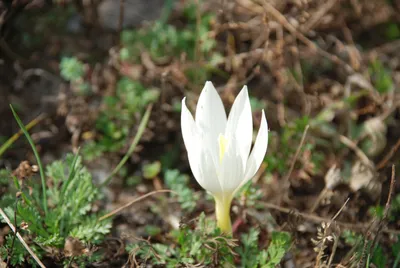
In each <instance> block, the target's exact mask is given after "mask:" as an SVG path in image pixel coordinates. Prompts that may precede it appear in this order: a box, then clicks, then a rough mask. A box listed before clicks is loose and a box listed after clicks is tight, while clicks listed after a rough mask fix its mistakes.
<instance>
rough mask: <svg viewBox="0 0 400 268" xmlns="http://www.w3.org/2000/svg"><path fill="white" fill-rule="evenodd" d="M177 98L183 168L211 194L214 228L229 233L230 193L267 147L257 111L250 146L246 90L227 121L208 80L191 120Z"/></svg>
mask: <svg viewBox="0 0 400 268" xmlns="http://www.w3.org/2000/svg"><path fill="white" fill-rule="evenodd" d="M185 99H186V98H184V99H183V100H182V114H181V127H182V135H183V140H184V143H185V146H186V149H187V152H188V158H189V164H190V168H191V169H192V172H193V175H194V177H195V178H196V180H197V181H198V183H199V184H200V185H201V186H202V187H203V188H204V189H205V190H207V191H208V192H209V193H211V194H212V195H213V196H214V199H215V202H216V216H217V223H218V227H219V228H220V229H221V230H222V231H223V232H224V233H227V234H231V233H232V227H231V220H230V214H229V211H230V206H231V202H232V198H233V196H234V195H235V193H236V192H237V191H238V190H239V189H240V188H241V186H243V185H244V184H245V183H246V182H248V181H249V180H250V179H251V178H252V177H253V176H254V175H255V173H256V172H257V170H258V168H259V167H260V165H261V163H262V161H263V159H264V156H265V153H266V151H267V146H268V125H267V120H266V119H265V114H264V111H262V118H261V126H260V130H259V131H258V134H257V138H256V141H255V144H254V148H253V150H252V152H251V153H250V149H251V144H252V137H253V119H252V113H251V107H250V100H249V95H248V92H247V87H246V86H244V87H243V89H242V90H241V91H240V93H239V95H238V96H237V97H236V99H235V102H234V103H233V106H232V109H231V111H230V113H229V117H228V119H227V117H226V113H225V109H224V105H223V103H222V100H221V98H220V97H219V95H218V93H217V91H216V90H215V88H214V86H213V84H212V83H211V82H209V81H208V82H206V84H205V86H204V88H203V90H202V92H201V94H200V97H199V100H198V103H197V108H196V121H195V120H194V119H193V116H192V114H191V113H190V111H189V110H188V108H187V107H186V103H185Z"/></svg>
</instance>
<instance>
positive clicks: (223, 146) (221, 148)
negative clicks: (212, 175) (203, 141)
mask: <svg viewBox="0 0 400 268" xmlns="http://www.w3.org/2000/svg"><path fill="white" fill-rule="evenodd" d="M218 144H219V162H220V163H222V159H224V155H225V151H226V147H227V146H228V139H227V138H225V136H224V135H222V134H219V137H218Z"/></svg>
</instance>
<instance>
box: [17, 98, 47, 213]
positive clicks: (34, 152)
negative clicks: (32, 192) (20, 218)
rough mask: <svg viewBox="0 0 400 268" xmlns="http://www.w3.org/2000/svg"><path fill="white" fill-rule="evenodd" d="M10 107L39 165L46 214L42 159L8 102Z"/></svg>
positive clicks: (45, 205)
mask: <svg viewBox="0 0 400 268" xmlns="http://www.w3.org/2000/svg"><path fill="white" fill-rule="evenodd" d="M10 108H11V111H12V113H13V115H14V118H15V120H16V121H17V123H18V126H19V127H20V128H21V130H22V132H23V133H24V135H25V137H26V139H27V140H28V142H29V144H30V145H31V147H32V151H33V154H34V155H35V158H36V162H37V165H38V166H39V172H40V178H41V180H42V192H43V196H42V198H43V200H42V202H43V209H44V213H45V214H47V193H46V180H45V176H44V172H43V166H42V161H41V160H40V157H39V153H38V152H37V150H36V147H35V144H34V143H33V140H32V138H31V136H30V135H29V132H28V130H26V128H25V126H24V124H23V123H22V121H21V119H20V118H19V116H18V114H17V113H16V112H15V111H14V108H13V107H12V105H11V104H10Z"/></svg>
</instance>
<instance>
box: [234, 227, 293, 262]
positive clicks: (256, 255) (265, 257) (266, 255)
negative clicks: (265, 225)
mask: <svg viewBox="0 0 400 268" xmlns="http://www.w3.org/2000/svg"><path fill="white" fill-rule="evenodd" d="M259 234H260V232H259V231H258V230H257V229H255V228H251V229H250V230H249V232H248V233H247V234H243V235H242V236H241V242H242V243H241V246H240V247H239V248H237V252H238V253H239V255H240V257H241V258H240V260H241V265H240V267H249V268H256V267H262V268H273V267H276V266H277V265H279V263H280V262H281V261H282V259H283V257H284V256H285V253H286V252H287V251H288V250H289V248H290V245H291V237H290V234H289V233H287V232H273V233H272V237H271V242H270V244H269V246H268V248H267V249H263V250H261V249H260V248H259V246H258V237H259Z"/></svg>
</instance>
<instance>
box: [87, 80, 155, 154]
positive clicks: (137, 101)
mask: <svg viewBox="0 0 400 268" xmlns="http://www.w3.org/2000/svg"><path fill="white" fill-rule="evenodd" d="M158 96H159V91H158V90H157V89H148V88H146V87H144V86H143V85H142V84H141V83H140V82H138V81H133V80H131V79H130V78H128V77H122V78H121V79H120V80H119V81H118V83H117V90H116V94H115V96H106V97H104V98H103V104H104V105H103V107H104V108H103V110H102V111H101V112H100V114H99V116H98V117H97V120H96V124H95V126H96V130H97V132H98V138H97V140H96V142H94V141H92V142H89V143H87V144H86V145H85V147H84V148H83V155H84V157H85V159H86V160H90V159H93V158H96V157H98V156H100V155H101V154H102V153H103V152H116V151H119V150H120V149H121V148H122V147H123V146H124V145H125V144H126V140H127V138H128V137H129V136H130V133H131V131H132V129H133V126H134V124H135V122H136V120H135V118H136V115H137V114H138V113H139V114H141V113H143V111H144V110H145V108H146V106H147V105H149V104H150V103H153V102H155V101H156V100H157V99H158Z"/></svg>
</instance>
